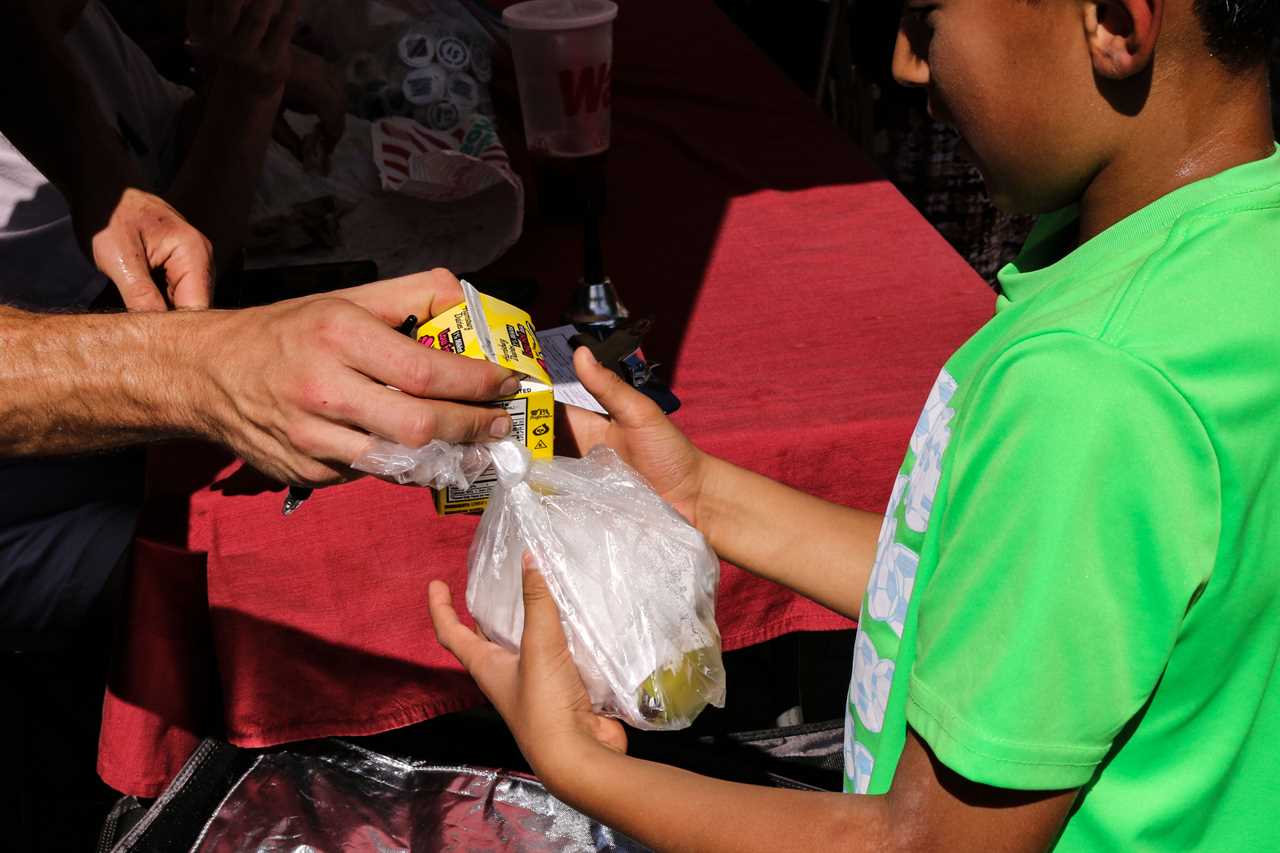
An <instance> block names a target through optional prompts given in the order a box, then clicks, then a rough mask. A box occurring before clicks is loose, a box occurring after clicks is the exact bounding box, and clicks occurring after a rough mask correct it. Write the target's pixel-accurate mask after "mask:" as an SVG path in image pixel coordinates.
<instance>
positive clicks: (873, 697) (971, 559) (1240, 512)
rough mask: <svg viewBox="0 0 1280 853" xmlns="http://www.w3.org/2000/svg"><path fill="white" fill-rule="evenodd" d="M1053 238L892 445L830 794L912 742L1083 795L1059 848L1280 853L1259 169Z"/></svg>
mask: <svg viewBox="0 0 1280 853" xmlns="http://www.w3.org/2000/svg"><path fill="white" fill-rule="evenodd" d="M1074 233H1075V212H1074V211H1071V210H1068V211H1062V212H1060V213H1057V214H1053V215H1050V216H1046V217H1044V218H1043V219H1042V220H1041V222H1040V223H1039V224H1038V225H1037V227H1036V229H1035V231H1034V233H1033V234H1032V235H1031V237H1030V238H1029V240H1028V242H1027V246H1026V248H1025V249H1024V250H1023V252H1022V254H1021V255H1020V257H1019V258H1018V260H1017V261H1015V262H1014V263H1013V264H1011V265H1010V266H1009V267H1007V268H1006V269H1005V270H1004V271H1003V272H1002V273H1001V279H1000V280H1001V284H1002V286H1003V295H1002V296H1001V297H999V299H998V300H997V303H996V304H997V313H996V316H995V317H994V318H993V319H992V320H991V321H990V322H989V323H988V324H987V325H986V326H984V327H983V328H982V329H981V330H980V331H979V332H978V333H977V334H976V335H975V336H974V337H973V338H972V339H970V340H969V341H968V342H967V343H966V344H965V345H964V346H963V347H962V348H961V349H960V350H959V351H958V352H956V354H955V355H954V356H953V357H952V358H951V359H950V360H949V361H948V362H947V365H946V368H945V369H944V370H943V371H942V374H941V375H940V376H939V378H938V381H937V383H936V385H935V386H934V389H933V391H932V393H931V394H930V396H929V400H928V403H927V404H926V406H925V409H924V413H923V414H922V415H921V417H920V422H919V424H918V426H917V427H916V430H915V433H914V434H913V436H912V438H911V445H910V450H909V451H908V453H907V458H906V461H905V462H904V464H903V467H902V470H901V474H900V475H899V477H898V478H897V481H896V483H895V485H894V489H893V497H892V499H891V501H890V504H889V508H888V511H887V513H886V516H885V523H884V528H883V531H882V533H881V538H880V545H879V549H878V554H877V557H876V564H875V568H874V569H873V572H872V576H871V581H870V584H869V586H868V589H867V593H866V595H865V597H864V600H863V605H862V614H861V620H860V627H859V631H858V637H857V641H856V647H855V653H854V674H853V680H852V683H851V685H850V694H849V704H848V712H847V717H846V725H845V728H846V749H845V763H846V771H847V776H848V779H847V781H846V787H847V788H848V789H849V790H851V791H856V792H869V793H873V794H877V793H883V792H885V791H887V790H888V789H889V787H890V786H891V785H892V783H893V775H894V771H895V769H896V767H897V763H898V759H899V757H900V755H901V751H902V747H903V743H904V741H905V738H906V732H907V728H908V726H910V727H911V728H912V729H914V730H915V731H916V732H918V733H919V735H920V736H921V737H922V738H923V739H924V740H925V741H926V742H927V743H928V744H929V746H930V747H931V748H932V749H933V751H934V752H935V753H936V755H937V757H938V758H939V759H940V760H941V761H942V762H943V763H944V764H945V765H947V766H948V767H950V768H951V769H953V770H954V771H956V772H957V773H959V774H961V775H962V776H964V777H966V778H968V779H971V780H974V781H976V782H980V783H984V784H988V785H994V786H998V787H1002V788H1010V789H1025V790H1033V789H1034V790H1050V789H1065V788H1081V789H1082V792H1081V795H1080V798H1079V799H1078V801H1077V804H1076V807H1075V809H1074V810H1073V811H1072V813H1071V816H1070V818H1069V819H1068V821H1067V824H1066V827H1065V829H1064V830H1063V833H1062V835H1061V837H1060V839H1059V841H1058V845H1057V849H1058V850H1060V851H1068V850H1069V851H1075V850H1091V851H1092V850H1177V851H1184V850H1215V851H1217V850H1280V819H1278V818H1277V811H1280V153H1277V154H1274V155H1272V156H1271V157H1269V158H1267V159H1265V160H1261V161H1258V162H1255V163H1250V164H1247V165H1244V166H1240V167H1237V168H1234V169H1231V170H1229V171H1226V172H1224V173H1222V174H1220V175H1217V176H1215V177H1213V178H1210V179H1207V180H1204V181H1200V182H1198V183H1195V184H1192V185H1190V186H1187V187H1184V188H1182V189H1180V190H1178V191H1176V192H1174V193H1171V194H1169V195H1167V196H1165V197H1164V198H1162V199H1160V200H1159V201H1156V202H1155V203H1153V204H1152V205H1150V206H1149V207H1146V208H1144V209H1143V210H1141V211H1138V212H1137V213H1135V214H1133V215H1132V216H1130V217H1128V218H1127V219H1125V220H1124V221H1122V222H1120V223H1118V224H1117V225H1115V226H1113V227H1112V228H1110V229H1109V230H1107V231H1106V232H1104V233H1103V234H1101V235H1099V236H1098V237H1096V238H1094V239H1092V240H1090V241H1088V242H1087V243H1085V244H1083V245H1081V246H1079V247H1075V248H1072V247H1073V244H1074ZM921 333H927V330H921Z"/></svg>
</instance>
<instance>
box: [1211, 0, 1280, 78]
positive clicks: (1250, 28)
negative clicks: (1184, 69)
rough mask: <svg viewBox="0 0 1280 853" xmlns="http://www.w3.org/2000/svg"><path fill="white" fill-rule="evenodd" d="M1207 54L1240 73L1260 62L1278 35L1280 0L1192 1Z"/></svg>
mask: <svg viewBox="0 0 1280 853" xmlns="http://www.w3.org/2000/svg"><path fill="white" fill-rule="evenodd" d="M1195 10H1196V15H1198V16H1199V18H1200V25H1201V26H1202V27H1204V31H1205V44H1206V45H1208V48H1209V51H1210V53H1212V54H1213V55H1214V56H1216V57H1218V58H1219V59H1220V60H1222V62H1224V63H1225V64H1226V65H1227V66H1228V67H1230V68H1233V69H1238V70H1242V69H1245V68H1249V67H1251V66H1254V65H1256V64H1258V63H1260V62H1263V61H1265V60H1266V58H1267V52H1268V51H1269V50H1270V48H1271V43H1272V40H1273V39H1275V38H1276V37H1277V35H1280V0H1195Z"/></svg>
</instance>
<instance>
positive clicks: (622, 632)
mask: <svg viewBox="0 0 1280 853" xmlns="http://www.w3.org/2000/svg"><path fill="white" fill-rule="evenodd" d="M433 444H439V442H433ZM430 447H431V445H428V446H427V448H424V449H423V451H411V450H406V449H404V448H398V449H394V450H390V449H389V448H388V447H386V446H383V447H382V452H381V454H375V453H370V454H366V455H365V457H363V458H361V459H360V460H358V461H357V462H356V464H355V466H354V467H356V468H357V469H359V470H362V471H367V472H369V473H373V474H376V475H378V476H381V477H385V478H388V479H394V480H395V481H396V482H401V483H404V482H413V483H418V484H427V485H436V486H437V487H438V486H439V484H441V483H445V482H451V481H453V479H454V478H464V477H466V476H467V474H466V473H465V472H463V471H462V470H460V468H459V469H454V468H451V467H450V466H451V465H452V464H453V461H454V460H455V458H456V457H453V456H450V455H448V454H445V453H442V452H441V451H440V450H439V449H435V450H431V449H429V448H430ZM479 447H480V448H481V452H482V453H484V454H486V455H488V456H490V457H491V458H492V460H493V466H494V469H495V471H496V473H497V478H498V483H497V486H496V490H495V492H494V494H493V496H492V497H491V498H490V500H489V507H488V509H486V510H485V512H484V515H483V516H482V517H481V519H480V526H479V527H478V528H477V530H476V535H475V539H474V540H473V542H472V544H471V550H470V553H469V555H468V567H469V573H468V577H467V608H468V609H469V610H470V611H471V615H472V616H473V617H474V618H475V620H476V624H477V625H479V627H480V629H481V630H482V631H484V633H485V636H487V637H488V638H489V639H491V640H493V641H494V642H496V643H499V644H501V645H503V646H506V647H507V648H510V649H512V650H518V649H519V647H520V637H521V635H522V634H523V632H524V598H523V592H522V571H523V557H524V554H525V552H526V551H528V552H530V553H531V554H532V555H533V557H534V560H535V562H536V563H537V565H538V567H539V569H540V570H541V571H542V574H543V576H544V577H545V578H546V581H547V586H548V588H549V589H550V591H551V595H552V597H553V598H554V599H555V602H556V606H557V607H558V608H559V611H560V621H561V624H562V625H563V626H564V632H565V638H566V640H567V641H568V645H569V651H570V653H571V654H572V655H573V659H574V662H575V663H576V664H577V666H578V671H579V672H580V673H581V675H582V680H583V682H584V684H585V685H586V688H587V693H588V695H589V696H590V698H591V703H592V706H593V707H594V708H595V710H596V711H597V712H599V713H602V714H607V715H609V716H613V717H618V718H620V719H622V720H624V721H626V722H627V723H629V724H630V725H632V726H635V727H636V728H640V729H649V730H672V729H682V728H686V727H687V726H689V724H690V723H692V722H693V720H694V719H695V718H696V717H697V716H698V714H699V713H701V712H702V709H703V708H705V707H706V706H707V705H709V704H710V705H716V706H717V707H724V693H725V673H724V664H723V662H722V660H721V656H720V631H719V629H718V628H717V627H716V621H715V596H716V588H717V585H718V584H719V579H720V560H719V558H718V557H717V556H716V554H715V552H714V551H712V550H711V547H710V546H709V545H708V544H707V542H706V540H705V539H704V538H703V536H702V534H701V533H699V532H698V531H697V530H696V529H694V528H693V527H692V526H691V525H690V524H689V523H688V522H686V521H685V520H684V518H683V517H682V516H681V515H680V514H679V513H678V512H676V511H675V509H673V508H672V507H671V506H670V505H669V504H667V503H666V501H664V500H663V499H662V498H661V497H660V496H659V495H658V494H657V493H656V492H654V491H653V489H652V488H651V487H650V486H649V484H648V483H646V482H645V481H644V480H643V479H642V478H641V477H640V475H639V474H637V473H636V472H635V471H633V470H632V469H631V468H630V467H629V466H627V465H626V463H624V462H623V461H622V460H621V459H620V458H619V457H618V455H617V454H616V453H614V452H613V451H612V450H610V449H608V448H607V447H597V448H596V449H594V450H593V451H591V453H589V454H588V455H587V456H586V457H584V458H582V459H568V458H564V457H554V458H552V459H548V460H532V459H531V457H530V456H529V452H528V451H527V450H525V449H524V448H523V447H521V446H520V445H519V444H517V443H516V442H514V441H502V442H498V443H496V444H489V445H481V446H479ZM411 464H413V465H415V467H409V466H410V465H411ZM418 464H420V467H416V466H417V465H418ZM459 464H460V461H459Z"/></svg>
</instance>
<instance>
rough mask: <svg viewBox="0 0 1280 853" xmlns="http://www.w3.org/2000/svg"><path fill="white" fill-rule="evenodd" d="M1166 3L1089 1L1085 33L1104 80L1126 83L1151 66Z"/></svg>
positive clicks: (1129, 0)
mask: <svg viewBox="0 0 1280 853" xmlns="http://www.w3.org/2000/svg"><path fill="white" fill-rule="evenodd" d="M1164 4H1165V0H1087V2H1085V3H1084V31H1085V37H1086V38H1087V39H1088V42H1089V53H1090V55H1091V56H1092V57H1093V68H1094V71H1096V72H1097V73H1098V74H1099V75H1100V76H1102V77H1106V78H1109V79H1112V80H1124V79H1126V78H1128V77H1132V76H1134V75H1135V74H1140V73H1141V72H1143V71H1145V70H1146V69H1147V66H1149V65H1150V64H1151V56H1152V54H1153V53H1154V52H1155V48H1156V39H1158V38H1159V36H1160V25H1161V23H1162V21H1163V20H1164Z"/></svg>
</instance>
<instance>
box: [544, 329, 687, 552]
mask: <svg viewBox="0 0 1280 853" xmlns="http://www.w3.org/2000/svg"><path fill="white" fill-rule="evenodd" d="M573 366H574V368H575V369H576V370H577V372H578V378H579V379H580V380H581V381H582V384H583V386H584V387H585V388H586V389H587V390H588V391H590V392H591V393H592V395H594V396H595V398H596V399H597V400H598V401H600V405H602V406H604V408H605V409H606V410H607V411H608V412H609V414H610V416H611V417H610V418H605V417H602V416H600V415H598V414H596V413H594V412H589V411H587V410H585V409H579V408H577V407H574V406H566V407H565V408H564V417H565V425H566V426H567V427H568V432H569V434H570V435H569V438H570V439H571V440H572V441H573V443H575V444H576V445H577V449H578V452H579V453H586V452H587V451H589V450H591V448H593V447H595V446H596V445H599V444H604V445H606V446H608V447H610V448H612V449H613V450H615V451H616V452H617V453H618V455H619V456H621V457H622V458H623V460H624V461H625V462H626V463H627V464H628V465H630V466H631V467H632V468H635V469H636V470H637V471H639V472H640V474H641V475H642V476H643V477H644V478H645V479H646V480H648V481H649V484H650V485H651V486H653V488H654V490H655V491H657V493H658V494H659V495H661V496H662V497H663V498H664V499H665V500H666V501H667V503H669V504H671V505H672V506H674V507H675V508H676V510H677V511H679V512H680V514H681V515H683V516H684V517H685V518H686V519H688V521H689V523H690V524H692V525H694V526H695V527H697V525H698V498H699V497H700V495H701V494H702V487H703V482H704V479H705V477H706V467H707V462H706V460H707V457H706V455H705V454H704V453H703V452H702V451H701V450H699V449H698V448H697V447H696V446H694V444H693V442H691V441H689V439H688V438H686V437H685V435H684V433H682V432H680V430H679V428H678V427H676V425H675V424H673V423H672V422H671V420H670V418H668V417H667V416H666V415H665V414H663V413H662V409H660V408H658V405H657V404H656V403H654V402H653V401H652V400H650V399H649V398H648V397H646V396H645V395H644V394H641V393H640V392H639V391H637V390H636V389H635V388H633V387H631V386H630V385H628V384H627V383H625V382H623V381H622V379H620V378H619V377H618V375H617V374H616V373H614V372H613V371H611V370H609V369H608V368H606V367H605V366H603V365H602V364H600V363H599V362H598V361H596V360H595V358H594V357H593V356H592V355H591V351H590V350H588V349H587V348H586V347H579V348H578V351H577V352H575V353H574V354H573Z"/></svg>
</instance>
